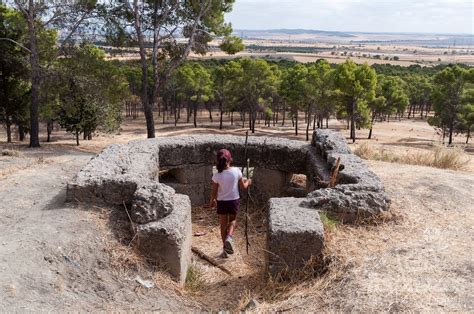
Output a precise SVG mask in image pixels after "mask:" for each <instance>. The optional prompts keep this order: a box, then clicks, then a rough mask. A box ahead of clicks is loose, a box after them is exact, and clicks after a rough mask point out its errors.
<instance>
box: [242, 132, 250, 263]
mask: <svg viewBox="0 0 474 314" xmlns="http://www.w3.org/2000/svg"><path fill="white" fill-rule="evenodd" d="M248 139H249V131H246V132H245V146H244V160H245V161H247V180H248V179H249V166H250V159H249V158H248V156H247V154H248V151H247V146H248ZM245 161H244V164H243V165H242V174H243V173H244V170H245ZM249 189H250V187H247V199H246V201H245V243H246V248H247V254H249V246H250V242H249V232H248V230H249V224H248V219H249V214H248V210H249V199H250V191H249Z"/></svg>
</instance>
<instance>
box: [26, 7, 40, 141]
mask: <svg viewBox="0 0 474 314" xmlns="http://www.w3.org/2000/svg"><path fill="white" fill-rule="evenodd" d="M34 6H35V4H34V1H33V0H28V17H27V22H28V36H29V43H30V51H31V53H30V64H31V104H30V124H31V125H30V147H40V142H39V89H40V83H41V82H40V70H41V69H40V65H39V54H38V47H37V42H36V27H35V20H34V18H35V17H34V14H33V11H34Z"/></svg>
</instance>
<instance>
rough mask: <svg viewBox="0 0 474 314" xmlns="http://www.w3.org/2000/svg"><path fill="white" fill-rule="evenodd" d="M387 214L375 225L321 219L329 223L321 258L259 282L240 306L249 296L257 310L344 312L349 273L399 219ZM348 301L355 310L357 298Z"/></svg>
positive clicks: (374, 250)
mask: <svg viewBox="0 0 474 314" xmlns="http://www.w3.org/2000/svg"><path fill="white" fill-rule="evenodd" d="M323 217H326V216H325V215H323ZM390 217H391V218H389V217H388V216H386V217H385V219H384V220H378V221H376V224H374V223H375V222H370V223H368V222H366V223H365V224H362V225H341V224H337V223H335V222H334V221H332V220H331V219H329V218H323V221H325V226H328V225H330V226H331V227H330V228H326V229H325V237H326V240H325V249H324V254H323V255H324V258H323V260H322V261H316V260H313V261H310V262H309V263H308V264H307V265H306V266H305V267H304V268H303V269H302V270H300V271H299V272H298V273H294V274H293V276H292V277H291V278H288V277H287V278H286V280H281V278H274V279H270V280H268V281H267V282H262V283H261V285H260V286H259V287H258V289H255V290H254V291H252V292H250V291H249V292H248V294H247V295H245V298H243V299H242V300H241V302H240V304H241V305H242V306H244V305H245V304H247V303H248V301H249V300H251V299H252V298H253V299H257V300H259V301H260V302H261V304H260V306H259V307H258V309H257V311H258V312H266V311H271V312H273V311H277V312H280V311H281V312H286V311H292V312H300V311H308V310H312V309H313V310H314V309H318V311H321V312H340V311H346V310H347V309H345V308H344V307H343V304H344V303H347V301H348V300H347V296H346V295H345V294H344V292H343V291H347V285H348V284H349V283H350V281H351V275H350V273H351V272H352V271H353V270H354V269H358V268H360V267H362V264H361V263H362V261H363V260H364V256H365V255H367V252H371V253H374V254H375V253H377V252H380V251H381V250H383V249H385V247H386V246H385V245H384V239H383V238H380V233H384V232H388V230H389V229H390V228H391V225H394V224H398V223H399V222H401V221H402V220H403V218H402V217H400V216H399V215H393V214H392V215H390ZM362 247H363V248H364V249H363V250H361V248H362ZM351 302H352V304H353V305H354V309H357V308H358V307H357V300H351ZM359 308H363V306H362V305H360V307H359ZM380 310H382V307H381V308H380Z"/></svg>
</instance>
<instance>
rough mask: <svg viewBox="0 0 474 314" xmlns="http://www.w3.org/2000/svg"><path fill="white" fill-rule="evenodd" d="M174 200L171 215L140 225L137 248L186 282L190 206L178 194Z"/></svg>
mask: <svg viewBox="0 0 474 314" xmlns="http://www.w3.org/2000/svg"><path fill="white" fill-rule="evenodd" d="M172 201H173V203H174V210H173V211H172V212H171V213H170V214H169V215H168V216H166V217H164V218H162V219H160V220H157V221H153V222H149V223H147V224H139V225H138V226H137V233H138V248H139V249H140V251H141V252H143V253H144V254H145V255H146V256H148V257H149V258H151V259H154V260H156V261H157V262H159V263H160V264H161V265H163V266H165V267H166V269H168V271H169V272H170V274H171V275H172V276H173V277H174V278H175V279H176V280H177V281H178V282H181V283H184V281H185V280H186V272H187V270H188V267H189V263H190V262H191V241H192V224H191V203H190V201H189V197H187V196H186V195H181V194H175V195H174V197H173V200H172Z"/></svg>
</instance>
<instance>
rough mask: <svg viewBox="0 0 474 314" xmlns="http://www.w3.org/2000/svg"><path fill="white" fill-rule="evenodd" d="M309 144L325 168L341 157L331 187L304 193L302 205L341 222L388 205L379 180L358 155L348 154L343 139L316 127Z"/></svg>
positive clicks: (370, 215) (372, 212)
mask: <svg viewBox="0 0 474 314" xmlns="http://www.w3.org/2000/svg"><path fill="white" fill-rule="evenodd" d="M312 145H313V146H314V147H315V148H316V150H317V152H318V154H319V155H320V156H321V157H323V158H324V159H326V161H327V164H328V166H329V168H332V167H334V166H335V164H336V161H337V158H338V157H340V158H341V165H342V168H343V170H342V171H341V172H339V175H338V178H337V182H338V185H337V186H336V187H335V188H325V189H318V190H315V191H313V192H311V193H310V194H308V195H307V197H306V199H305V200H303V202H302V205H303V206H306V207H311V208H314V209H317V210H323V211H326V212H328V213H329V214H330V215H331V216H333V217H334V218H338V219H340V220H341V221H344V222H354V221H356V220H357V219H363V218H368V217H372V216H376V215H378V214H380V213H382V212H384V211H387V210H388V209H389V208H390V204H391V200H390V197H389V196H388V194H387V193H386V192H385V189H384V187H383V184H382V182H381V181H380V179H379V177H377V175H376V174H375V173H373V172H372V171H370V170H369V168H368V167H367V165H366V164H365V163H364V162H363V161H362V159H360V158H359V157H358V156H356V155H354V154H352V153H351V151H350V149H349V148H348V146H347V144H346V141H345V140H344V138H343V137H342V136H341V135H340V134H339V133H336V132H333V131H329V130H316V131H315V132H314V133H313V139H312Z"/></svg>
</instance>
